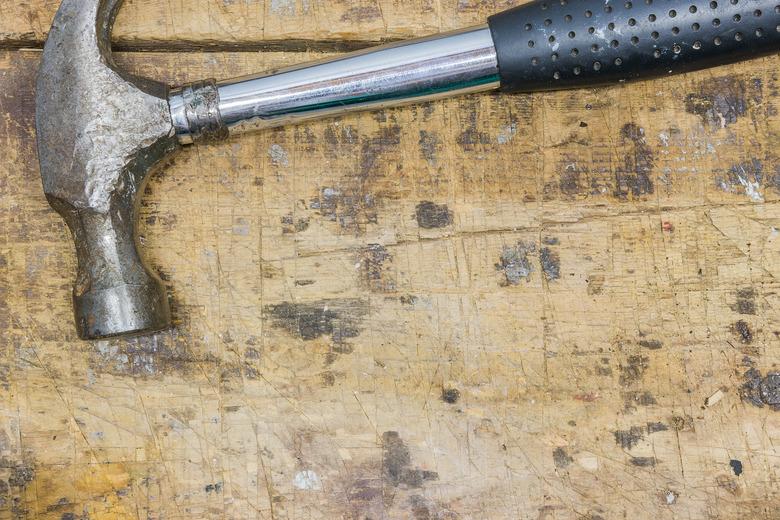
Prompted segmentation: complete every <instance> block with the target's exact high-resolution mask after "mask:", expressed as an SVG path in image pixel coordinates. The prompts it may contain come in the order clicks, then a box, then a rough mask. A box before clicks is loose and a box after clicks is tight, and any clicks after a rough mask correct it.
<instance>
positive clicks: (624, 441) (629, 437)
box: [613, 426, 645, 450]
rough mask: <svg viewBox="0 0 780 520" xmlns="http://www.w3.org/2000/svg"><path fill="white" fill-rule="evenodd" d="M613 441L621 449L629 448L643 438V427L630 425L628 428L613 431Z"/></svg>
mask: <svg viewBox="0 0 780 520" xmlns="http://www.w3.org/2000/svg"><path fill="white" fill-rule="evenodd" d="M613 434H614V435H615V443H616V444H617V445H618V446H620V447H621V448H623V449H626V450H630V449H631V448H633V447H634V446H636V445H637V444H639V442H640V441H641V440H642V439H644V438H645V429H644V428H642V427H640V426H632V427H631V429H629V430H618V431H616V432H613Z"/></svg>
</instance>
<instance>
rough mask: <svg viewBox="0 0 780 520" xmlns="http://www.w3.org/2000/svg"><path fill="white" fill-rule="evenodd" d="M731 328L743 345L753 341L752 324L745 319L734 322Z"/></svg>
mask: <svg viewBox="0 0 780 520" xmlns="http://www.w3.org/2000/svg"><path fill="white" fill-rule="evenodd" d="M731 330H732V332H733V333H734V335H735V336H736V337H737V338H738V339H739V342H740V343H742V344H743V345H750V344H751V343H753V333H752V332H751V331H750V326H749V325H748V324H747V322H746V321H745V320H739V321H738V322H736V323H734V325H732V326H731Z"/></svg>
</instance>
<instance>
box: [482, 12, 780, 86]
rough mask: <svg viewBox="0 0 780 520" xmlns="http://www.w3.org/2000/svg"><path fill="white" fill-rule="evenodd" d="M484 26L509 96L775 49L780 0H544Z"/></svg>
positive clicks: (622, 78) (712, 62) (778, 36)
mask: <svg viewBox="0 0 780 520" xmlns="http://www.w3.org/2000/svg"><path fill="white" fill-rule="evenodd" d="M489 25H490V30H491V33H492V35H493V40H494V42H495V44H496V51H497V54H498V66H499V71H500V74H501V86H502V90H504V91H509V92H520V91H536V90H555V89H564V88H574V87H584V86H593V85H601V84H606V83H614V82H620V81H627V80H632V79H638V78H646V79H647V78H652V77H658V76H662V75H666V74H672V73H677V72H685V71H690V70H695V69H701V68H705V67H709V66H714V65H721V64H724V63H729V62H733V61H737V60H739V59H743V58H749V57H754V56H758V55H761V54H770V53H773V52H778V50H780V0H712V1H710V0H706V1H704V0H695V1H691V0H688V1H685V2H681V1H679V0H630V1H623V0H621V1H615V0H606V1H605V0H543V1H537V2H532V3H530V4H525V5H521V6H519V7H516V8H514V9H510V10H508V11H505V12H503V13H500V14H497V15H495V16H493V17H491V18H490V19H489Z"/></svg>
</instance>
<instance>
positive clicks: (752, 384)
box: [739, 368, 780, 411]
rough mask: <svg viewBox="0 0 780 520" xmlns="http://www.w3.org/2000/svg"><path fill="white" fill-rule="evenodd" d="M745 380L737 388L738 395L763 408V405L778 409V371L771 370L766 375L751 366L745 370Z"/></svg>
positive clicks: (779, 385)
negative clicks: (763, 375)
mask: <svg viewBox="0 0 780 520" xmlns="http://www.w3.org/2000/svg"><path fill="white" fill-rule="evenodd" d="M744 377H745V382H744V383H743V384H742V386H741V387H740V388H739V395H740V397H741V398H742V399H743V400H744V401H747V402H748V403H750V404H752V405H754V406H757V407H759V408H763V407H764V405H766V406H769V407H771V408H772V409H773V410H775V411H780V372H771V373H769V374H767V375H766V377H762V376H761V372H759V371H758V370H756V369H755V368H751V369H750V370H748V371H747V372H745V376H744Z"/></svg>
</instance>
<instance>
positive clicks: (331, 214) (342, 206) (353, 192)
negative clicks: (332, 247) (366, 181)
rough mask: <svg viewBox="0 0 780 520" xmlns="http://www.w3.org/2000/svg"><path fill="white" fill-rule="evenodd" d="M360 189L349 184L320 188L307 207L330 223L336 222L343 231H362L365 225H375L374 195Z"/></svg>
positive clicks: (356, 185)
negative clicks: (318, 193) (316, 196)
mask: <svg viewBox="0 0 780 520" xmlns="http://www.w3.org/2000/svg"><path fill="white" fill-rule="evenodd" d="M362 188H363V186H362V185H360V184H349V183H348V184H347V186H346V187H343V188H342V187H326V188H322V190H321V191H320V195H319V197H318V198H316V199H314V200H312V201H311V204H310V205H309V207H310V208H311V209H314V210H317V211H318V212H319V214H320V215H322V216H323V217H325V218H326V219H328V220H330V221H331V222H337V223H338V224H339V226H341V228H342V229H344V230H347V231H355V232H358V231H362V230H363V229H364V228H365V226H366V225H368V224H376V223H377V211H376V200H375V199H374V195H373V194H371V193H367V192H365V191H363V189H362Z"/></svg>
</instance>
